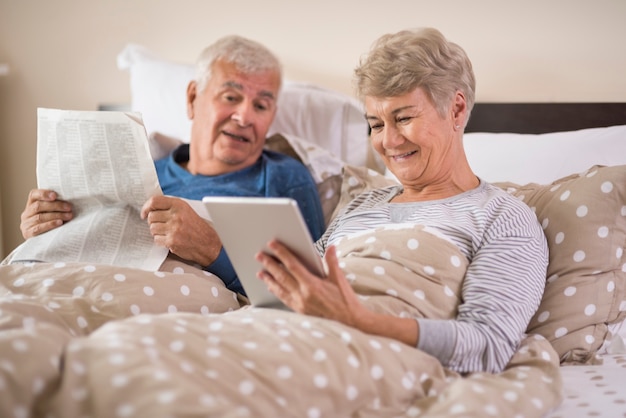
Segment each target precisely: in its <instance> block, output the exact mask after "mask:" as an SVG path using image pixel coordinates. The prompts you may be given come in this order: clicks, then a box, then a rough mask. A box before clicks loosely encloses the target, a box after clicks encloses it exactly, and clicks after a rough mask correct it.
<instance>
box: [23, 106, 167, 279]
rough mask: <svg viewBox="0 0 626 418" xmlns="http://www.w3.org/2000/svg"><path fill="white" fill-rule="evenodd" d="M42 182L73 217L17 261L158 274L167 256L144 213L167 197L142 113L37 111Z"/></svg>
mask: <svg viewBox="0 0 626 418" xmlns="http://www.w3.org/2000/svg"><path fill="white" fill-rule="evenodd" d="M37 185H38V187H39V188H41V189H50V190H54V191H56V192H57V193H58V194H59V197H60V199H63V200H67V201H70V202H72V204H73V207H74V219H72V220H71V221H69V222H66V223H65V224H64V225H62V226H61V227H58V228H55V229H53V230H51V231H49V232H46V233H44V234H41V235H38V236H36V237H33V238H30V239H28V240H26V241H25V242H24V243H23V244H22V245H20V246H19V247H18V248H17V249H16V251H15V253H14V254H13V257H12V260H11V262H25V261H43V262H89V263H97V264H109V265H119V266H123V267H136V268H140V269H144V270H158V268H159V266H160V265H161V264H162V262H163V261H164V260H165V258H166V257H167V254H168V250H167V249H166V248H163V247H159V246H157V245H155V244H154V240H153V239H152V236H151V235H150V230H149V227H148V224H147V222H146V221H145V220H142V219H141V218H140V215H139V213H140V210H141V206H142V205H143V204H144V203H145V202H146V200H148V198H149V197H151V196H155V195H161V194H162V191H161V187H160V186H159V180H158V178H157V175H156V170H155V168H154V163H153V161H152V158H151V156H150V150H149V146H148V139H147V135H146V130H145V128H144V125H143V122H142V120H141V116H140V114H139V113H135V112H117V111H74V110H58V109H43V108H39V109H37Z"/></svg>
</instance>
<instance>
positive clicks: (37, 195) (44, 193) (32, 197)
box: [27, 189, 58, 205]
mask: <svg viewBox="0 0 626 418" xmlns="http://www.w3.org/2000/svg"><path fill="white" fill-rule="evenodd" d="M57 198H58V195H57V194H56V192H55V191H53V190H47V189H32V190H31V191H30V192H29V193H28V200H27V205H28V204H30V203H32V202H35V201H38V200H44V201H49V202H51V201H53V200H56V199H57Z"/></svg>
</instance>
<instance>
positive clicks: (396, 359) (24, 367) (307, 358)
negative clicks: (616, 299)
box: [0, 225, 561, 418]
mask: <svg viewBox="0 0 626 418" xmlns="http://www.w3.org/2000/svg"><path fill="white" fill-rule="evenodd" d="M389 234H391V235H392V236H393V237H394V240H390V239H389V236H388V235H389ZM385 236H386V237H385ZM385 238H386V239H385ZM390 242H391V243H393V244H392V245H391V246H390V245H389V244H388V243H390ZM407 244H410V245H407ZM338 252H339V254H345V255H346V256H341V255H339V257H340V261H341V262H342V263H345V264H351V265H352V268H359V269H361V274H362V276H359V278H358V280H356V282H353V286H354V288H355V289H358V290H357V292H358V294H359V295H360V297H362V298H363V301H364V303H366V304H367V305H368V306H369V307H370V308H371V309H376V310H379V311H385V312H388V313H390V314H394V315H426V316H436V317H450V316H453V315H454V312H455V309H456V306H457V303H458V298H459V297H460V296H459V295H460V293H459V288H460V283H461V282H462V278H463V276H464V273H465V268H466V262H464V261H463V260H464V257H463V256H462V255H461V253H460V251H459V250H458V249H457V248H456V247H455V246H454V245H453V244H451V243H450V242H449V241H447V240H445V239H443V238H441V237H439V236H437V235H436V234H433V233H430V232H429V231H427V230H425V229H424V228H423V227H420V226H413V225H412V226H410V227H408V226H407V227H405V228H402V229H391V230H387V229H384V228H382V229H380V230H376V231H372V232H371V233H369V234H363V235H358V236H356V237H352V238H350V239H346V240H345V242H342V243H340V244H339V245H338ZM348 254H351V255H350V256H348ZM390 255H391V257H390ZM394 260H396V261H394ZM397 260H401V261H397ZM381 269H383V270H385V271H386V272H387V273H388V274H385V275H382V276H381V275H380V271H381ZM168 270H169V271H167V272H156V273H155V272H140V271H138V270H133V269H128V268H119V267H118V268H113V267H110V266H93V265H84V264H81V263H74V264H71V263H68V264H66V265H47V264H41V263H36V264H32V265H19V264H11V265H5V266H0V352H2V353H3V359H2V362H1V364H0V366H1V367H0V416H63V417H84V416H98V417H101V416H118V417H119V416H153V417H165V416H221V417H231V416H232V417H257V416H281V417H290V416H294V417H322V416H332V417H336V416H342V417H344V416H345V417H347V416H351V417H380V416H386V417H387V416H388V417H393V416H420V415H421V416H429V417H436V416H450V415H451V414H460V415H463V416H488V415H492V416H514V415H516V414H522V415H523V416H525V417H527V418H529V417H541V416H544V415H545V413H546V412H547V411H549V410H551V409H552V408H554V407H555V406H556V405H558V403H559V402H560V397H561V393H560V388H561V379H560V375H559V373H558V371H559V359H558V355H557V354H556V352H555V351H554V349H553V348H552V346H551V345H550V343H549V342H548V341H547V340H546V339H545V338H543V337H541V336H536V335H530V336H528V338H526V339H525V340H524V341H523V342H522V344H521V346H520V348H519V349H518V351H517V352H516V353H515V355H514V357H513V358H512V360H511V361H510V362H509V364H508V366H507V368H506V370H505V371H503V372H502V373H500V374H489V373H474V374H470V375H459V374H458V373H455V372H453V371H450V370H447V369H445V368H443V367H442V366H441V364H440V363H439V362H438V361H437V360H436V359H435V358H434V357H432V356H430V355H428V354H426V353H424V352H422V351H420V350H417V349H416V348H414V347H410V346H406V345H403V344H401V343H399V342H397V341H394V340H390V339H387V338H383V337H377V336H372V335H369V334H365V333H362V332H359V331H358V330H356V329H353V328H350V327H348V326H346V325H343V324H341V323H338V322H335V321H330V320H326V319H323V318H317V317H309V316H305V315H300V314H296V313H293V312H288V311H280V310H272V309H253V308H250V307H243V308H239V306H240V301H239V300H237V299H236V298H235V297H234V295H233V294H232V293H231V292H229V291H228V290H227V289H225V288H224V287H223V285H220V283H219V280H217V279H216V278H215V277H214V276H210V275H206V274H204V273H203V272H201V271H200V272H195V273H194V272H193V271H192V270H189V268H188V266H184V265H178V264H172V265H170V268H169V269H168ZM417 276H419V277H421V278H417ZM416 281H417V282H418V283H421V284H422V285H423V286H424V287H423V289H419V290H422V292H419V291H417V290H416V289H415V283H416Z"/></svg>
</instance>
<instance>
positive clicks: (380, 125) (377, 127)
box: [370, 123, 383, 131]
mask: <svg viewBox="0 0 626 418" xmlns="http://www.w3.org/2000/svg"><path fill="white" fill-rule="evenodd" d="M382 128H383V125H382V123H375V124H373V125H370V129H371V130H372V131H378V130H380V129H382Z"/></svg>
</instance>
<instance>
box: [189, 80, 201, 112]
mask: <svg viewBox="0 0 626 418" xmlns="http://www.w3.org/2000/svg"><path fill="white" fill-rule="evenodd" d="M197 95H198V83H196V82H195V81H193V80H192V81H190V82H189V84H188V85H187V117H188V118H189V119H193V117H194V112H193V104H194V102H195V100H196V97H198V96H197Z"/></svg>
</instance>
